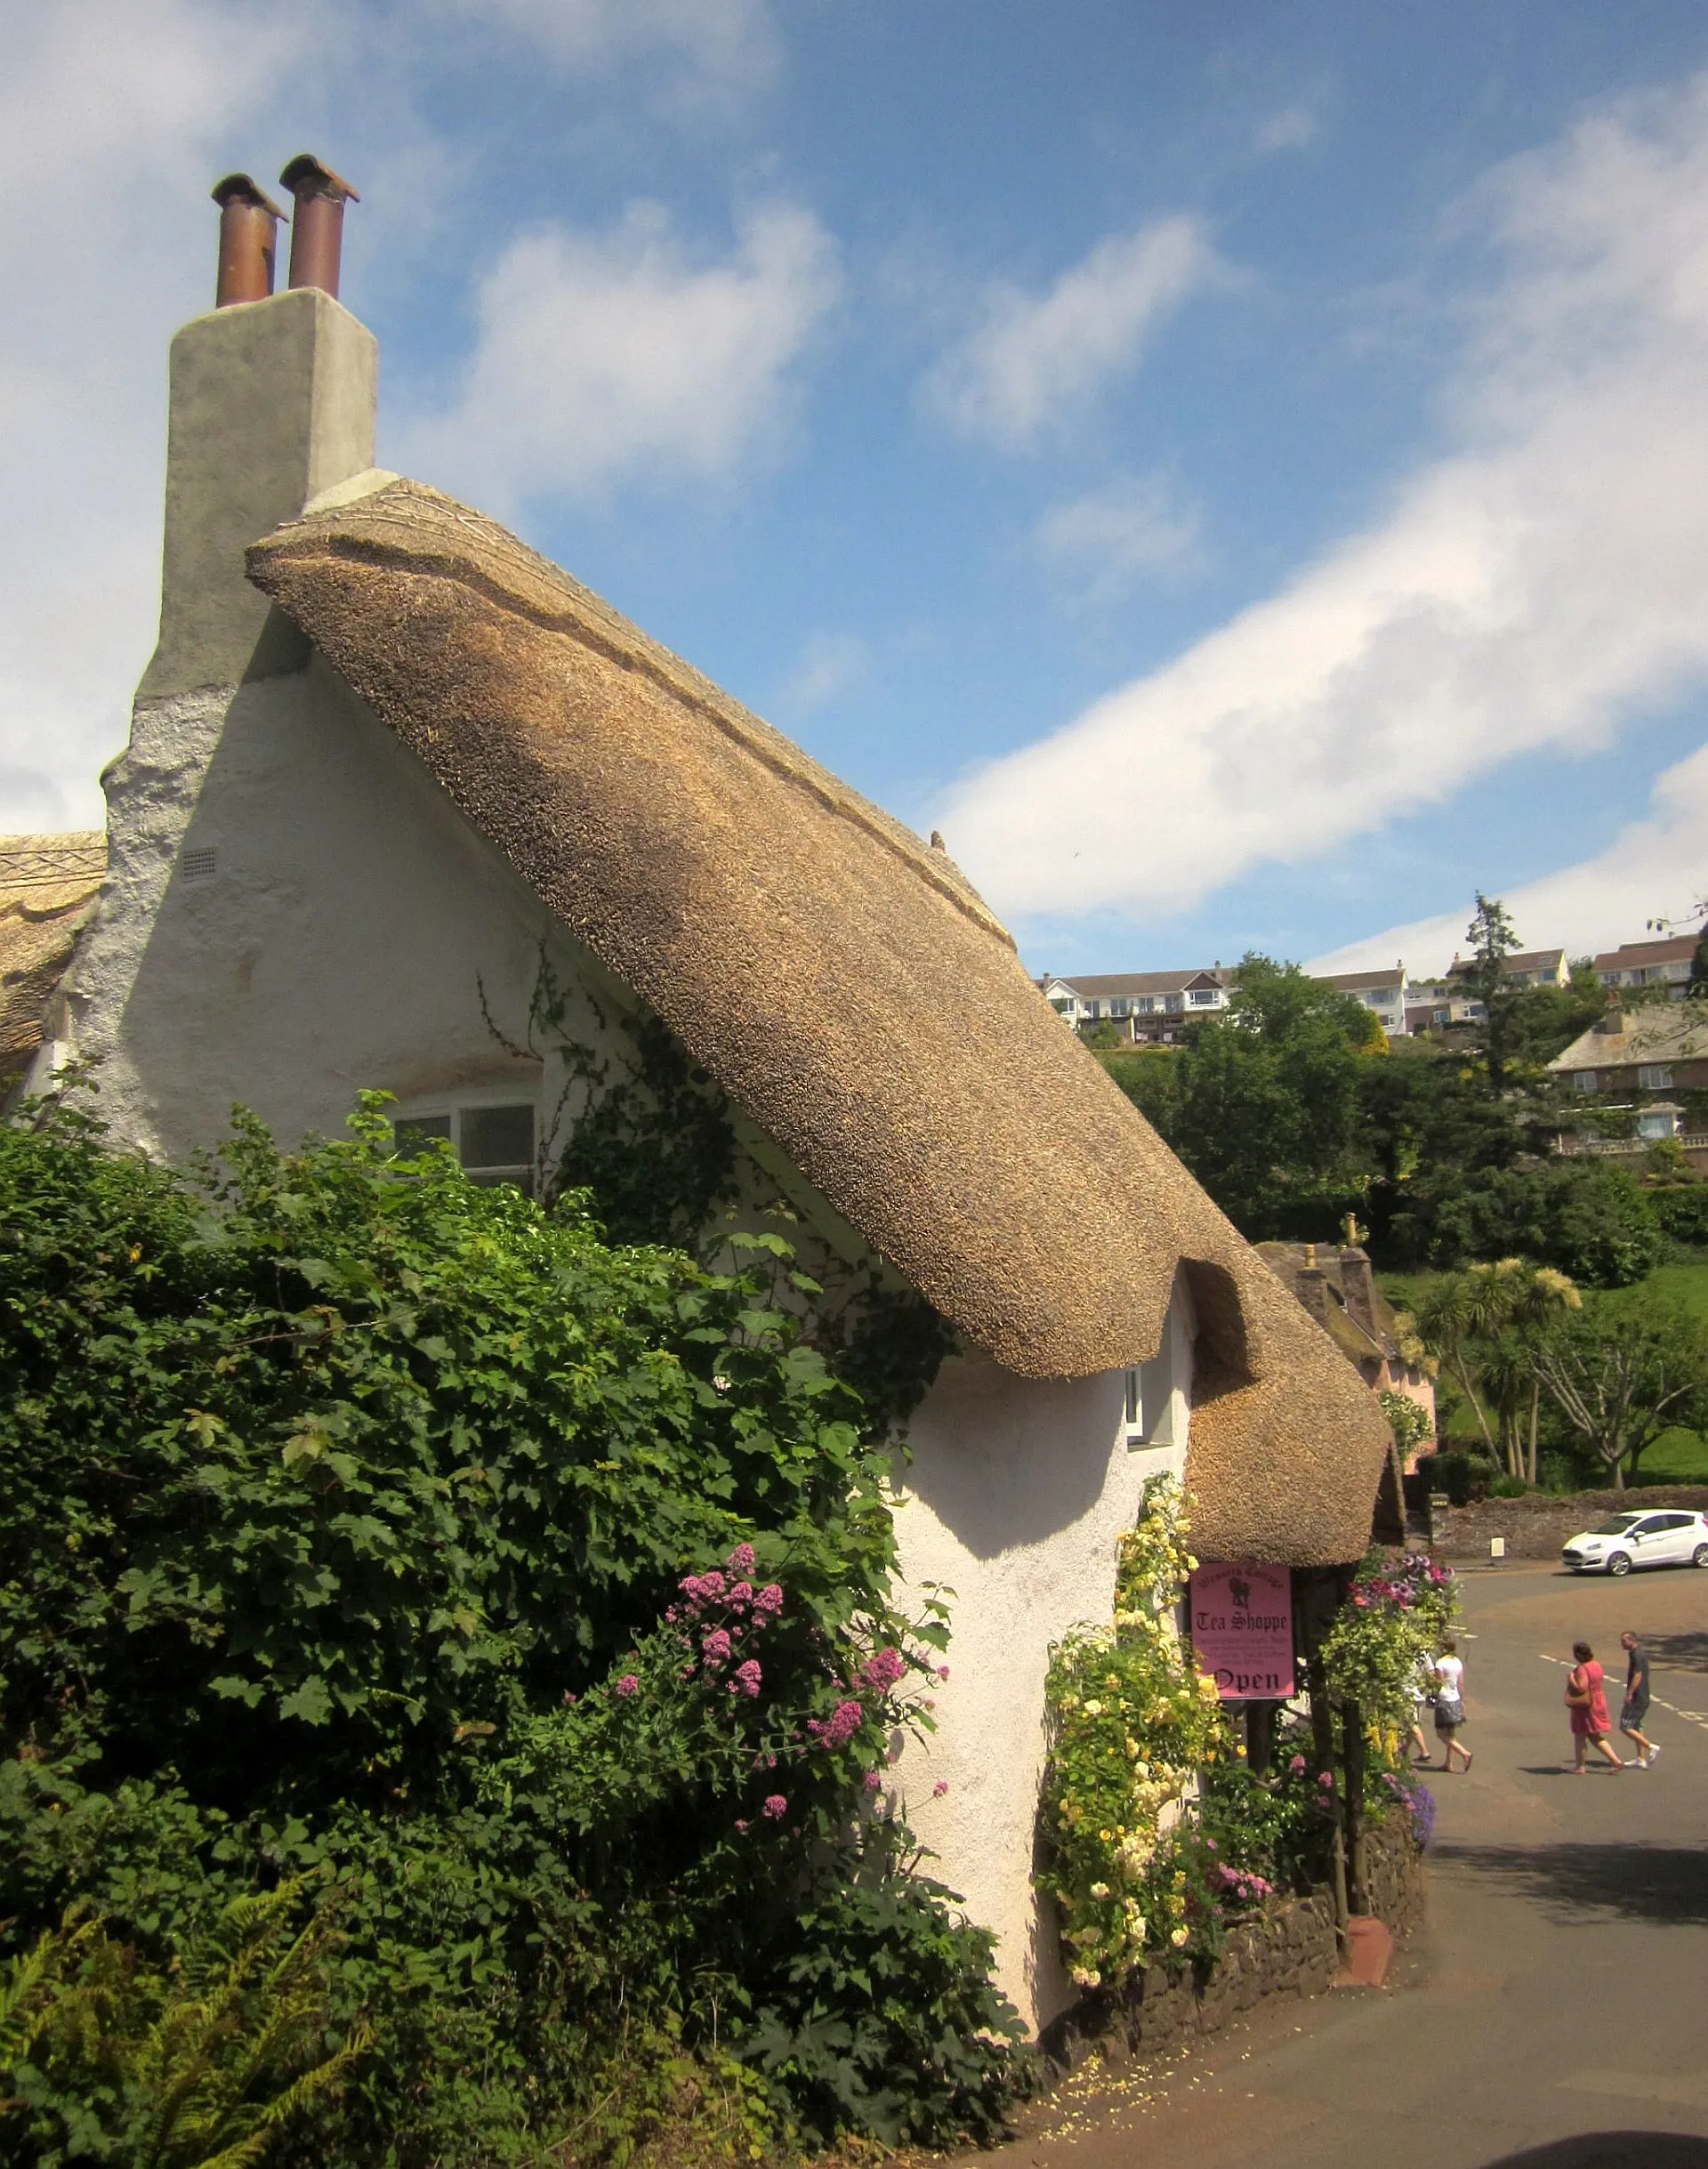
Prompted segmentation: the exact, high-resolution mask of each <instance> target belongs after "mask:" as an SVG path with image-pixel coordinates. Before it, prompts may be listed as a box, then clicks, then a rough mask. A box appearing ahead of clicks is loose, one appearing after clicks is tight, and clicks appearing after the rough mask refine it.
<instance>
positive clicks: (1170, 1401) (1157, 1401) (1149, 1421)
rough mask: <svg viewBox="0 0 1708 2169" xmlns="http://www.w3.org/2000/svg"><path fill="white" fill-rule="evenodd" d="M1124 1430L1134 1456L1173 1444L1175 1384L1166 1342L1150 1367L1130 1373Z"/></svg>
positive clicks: (1145, 1364)
mask: <svg viewBox="0 0 1708 2169" xmlns="http://www.w3.org/2000/svg"><path fill="white" fill-rule="evenodd" d="M1123 1429H1124V1431H1125V1432H1126V1437H1127V1445H1128V1446H1129V1447H1130V1448H1132V1450H1133V1451H1134V1452H1136V1451H1137V1450H1138V1449H1139V1447H1142V1446H1172V1445H1173V1443H1174V1380H1173V1376H1172V1366H1171V1365H1170V1363H1169V1359H1168V1345H1167V1343H1166V1341H1164V1345H1163V1347H1162V1348H1161V1350H1159V1351H1158V1352H1157V1353H1156V1355H1154V1356H1153V1357H1152V1358H1151V1359H1150V1361H1149V1362H1148V1363H1140V1364H1135V1365H1134V1366H1133V1367H1132V1369H1131V1370H1130V1371H1129V1372H1128V1373H1127V1406H1126V1411H1125V1422H1124V1425H1123Z"/></svg>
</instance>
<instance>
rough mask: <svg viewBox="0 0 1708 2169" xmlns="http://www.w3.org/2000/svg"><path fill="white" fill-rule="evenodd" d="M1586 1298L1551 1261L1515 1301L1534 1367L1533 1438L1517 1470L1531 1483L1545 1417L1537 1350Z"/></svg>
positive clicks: (1516, 1323)
mask: <svg viewBox="0 0 1708 2169" xmlns="http://www.w3.org/2000/svg"><path fill="white" fill-rule="evenodd" d="M1582 1309H1583V1297H1582V1296H1581V1295H1580V1294H1578V1292H1577V1283H1576V1282H1575V1280H1574V1279H1573V1278H1571V1276H1570V1274H1569V1273H1562V1272H1557V1271H1556V1270H1555V1269H1554V1268H1553V1267H1552V1266H1551V1265H1539V1266H1538V1267H1537V1268H1536V1270H1535V1271H1534V1272H1533V1273H1532V1274H1530V1276H1529V1278H1527V1281H1526V1282H1525V1284H1524V1286H1522V1287H1521V1288H1520V1289H1519V1294H1518V1296H1517V1299H1516V1300H1515V1302H1513V1305H1512V1324H1513V1326H1514V1327H1515V1328H1516V1329H1517V1332H1518V1334H1519V1340H1520V1342H1521V1343H1523V1346H1524V1349H1525V1352H1526V1359H1527V1364H1528V1367H1529V1371H1530V1438H1529V1447H1528V1452H1527V1455H1526V1456H1525V1465H1524V1467H1522V1468H1521V1469H1518V1470H1516V1471H1515V1472H1514V1473H1515V1474H1517V1475H1520V1476H1522V1477H1523V1478H1524V1479H1525V1480H1526V1481H1527V1483H1531V1484H1534V1483H1535V1480H1536V1433H1537V1431H1538V1430H1539V1428H1540V1426H1541V1420H1542V1379H1541V1376H1540V1375H1539V1373H1538V1372H1537V1369H1536V1351H1537V1347H1538V1345H1539V1343H1541V1342H1542V1341H1543V1338H1544V1337H1545V1335H1546V1334H1547V1333H1548V1330H1549V1328H1550V1327H1551V1326H1553V1325H1555V1324H1556V1323H1557V1322H1558V1321H1559V1319H1560V1318H1564V1317H1565V1316H1566V1314H1567V1311H1570V1310H1582Z"/></svg>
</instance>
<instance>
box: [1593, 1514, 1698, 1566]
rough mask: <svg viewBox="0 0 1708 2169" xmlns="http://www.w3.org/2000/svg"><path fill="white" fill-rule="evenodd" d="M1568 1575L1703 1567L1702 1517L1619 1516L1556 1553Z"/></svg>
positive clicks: (1672, 1515) (1669, 1515)
mask: <svg viewBox="0 0 1708 2169" xmlns="http://www.w3.org/2000/svg"><path fill="white" fill-rule="evenodd" d="M1559 1556H1560V1558H1561V1560H1563V1561H1564V1562H1565V1564H1566V1566H1567V1568H1569V1570H1570V1571H1571V1572H1572V1573H1573V1574H1629V1573H1630V1572H1631V1568H1633V1567H1708V1514H1692V1513H1684V1512H1679V1511H1677V1510H1674V1511H1672V1512H1662V1513H1640V1512H1636V1513H1620V1514H1615V1515H1614V1516H1613V1517H1612V1519H1611V1520H1607V1521H1598V1522H1597V1524H1596V1526H1595V1527H1594V1528H1588V1529H1585V1530H1584V1532H1583V1535H1582V1536H1574V1537H1573V1538H1572V1540H1571V1541H1570V1543H1569V1544H1567V1546H1566V1548H1565V1549H1564V1551H1562V1552H1561V1553H1560V1555H1559Z"/></svg>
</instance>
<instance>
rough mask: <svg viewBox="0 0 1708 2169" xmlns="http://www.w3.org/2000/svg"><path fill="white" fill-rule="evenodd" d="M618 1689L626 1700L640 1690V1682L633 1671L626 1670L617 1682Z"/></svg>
mask: <svg viewBox="0 0 1708 2169" xmlns="http://www.w3.org/2000/svg"><path fill="white" fill-rule="evenodd" d="M616 1691H617V1693H618V1694H619V1695H621V1696H622V1697H623V1698H624V1701H626V1700H627V1699H628V1697H630V1696H631V1695H638V1694H639V1693H640V1692H641V1682H640V1681H639V1680H638V1679H637V1678H636V1677H635V1675H634V1673H632V1672H625V1673H624V1674H623V1677H622V1678H621V1679H620V1680H619V1681H617V1683H616Z"/></svg>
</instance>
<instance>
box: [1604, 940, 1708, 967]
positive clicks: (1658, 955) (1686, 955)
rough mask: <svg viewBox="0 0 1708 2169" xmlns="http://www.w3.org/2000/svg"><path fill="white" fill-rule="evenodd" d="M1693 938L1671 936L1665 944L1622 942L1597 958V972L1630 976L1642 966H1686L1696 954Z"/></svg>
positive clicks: (1660, 942) (1657, 942)
mask: <svg viewBox="0 0 1708 2169" xmlns="http://www.w3.org/2000/svg"><path fill="white" fill-rule="evenodd" d="M1696 939H1697V937H1696V935H1695V934H1674V935H1670V936H1669V937H1668V938H1667V939H1666V940H1664V941H1622V942H1621V943H1620V944H1619V947H1617V948H1616V949H1604V950H1603V951H1602V952H1601V954H1600V955H1599V956H1598V957H1596V958H1595V960H1594V962H1595V968H1596V970H1597V971H1598V972H1633V971H1639V970H1640V969H1641V968H1642V966H1643V965H1645V964H1688V963H1689V961H1690V959H1691V958H1692V957H1693V956H1694V955H1696Z"/></svg>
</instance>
